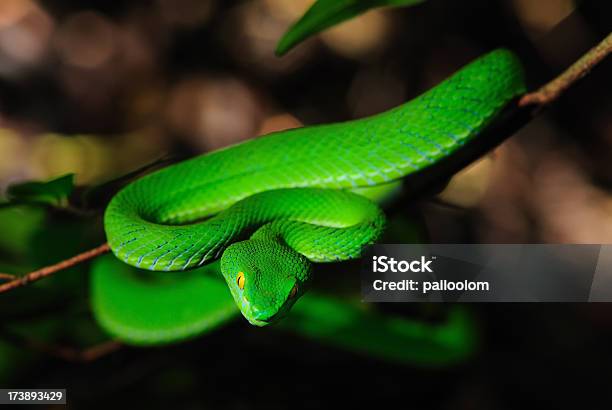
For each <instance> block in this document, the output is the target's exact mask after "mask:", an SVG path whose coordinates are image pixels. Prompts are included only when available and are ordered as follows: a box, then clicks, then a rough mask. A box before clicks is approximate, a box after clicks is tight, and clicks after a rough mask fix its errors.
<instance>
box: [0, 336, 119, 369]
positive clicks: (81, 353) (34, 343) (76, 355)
mask: <svg viewBox="0 0 612 410" xmlns="http://www.w3.org/2000/svg"><path fill="white" fill-rule="evenodd" d="M0 336H1V337H2V339H3V340H5V341H7V342H9V343H11V344H14V345H16V346H19V347H25V348H27V349H31V350H35V351H37V352H41V353H45V354H48V355H49V356H53V357H57V358H59V359H62V360H66V361H69V362H79V363H87V362H92V361H94V360H96V359H99V358H101V357H103V356H106V355H108V354H110V353H113V352H115V351H117V350H119V349H120V348H121V347H122V346H123V344H122V343H121V342H119V341H117V340H107V341H105V342H102V343H99V344H96V345H94V346H91V347H88V348H86V349H79V348H75V347H71V346H63V345H55V344H48V343H45V342H41V341H39V340H35V339H30V338H27V337H24V336H22V335H20V334H17V333H15V332H12V331H9V330H8V329H4V328H0Z"/></svg>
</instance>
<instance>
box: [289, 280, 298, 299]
mask: <svg viewBox="0 0 612 410" xmlns="http://www.w3.org/2000/svg"><path fill="white" fill-rule="evenodd" d="M297 291H298V285H297V283H296V284H295V285H293V287H292V288H291V292H289V299H293V298H294V297H295V295H297Z"/></svg>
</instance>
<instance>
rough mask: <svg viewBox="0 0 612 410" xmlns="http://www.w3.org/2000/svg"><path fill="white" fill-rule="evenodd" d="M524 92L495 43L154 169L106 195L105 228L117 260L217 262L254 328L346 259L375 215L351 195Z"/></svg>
mask: <svg viewBox="0 0 612 410" xmlns="http://www.w3.org/2000/svg"><path fill="white" fill-rule="evenodd" d="M524 90H525V86H524V79H523V72H522V68H521V65H520V62H519V61H518V59H517V58H516V57H515V56H514V55H513V54H512V53H511V52H509V51H508V50H504V49H499V50H495V51H493V52H490V53H489V54H486V55H484V56H482V57H481V58H479V59H477V60H475V61H473V62H472V63H470V64H468V65H467V66H465V67H464V68H462V69H461V70H460V71H458V72H457V73H455V74H454V75H453V76H451V77H450V78H448V79H446V80H445V81H443V82H442V83H440V84H439V85H437V86H436V87H434V88H432V89H431V90H429V91H428V92H426V93H424V94H422V95H421V96H419V97H417V98H415V99H413V100H411V101H409V102H407V103H405V104H403V105H400V106H398V107H396V108H393V109H391V110H389V111H386V112H383V113H381V114H378V115H374V116H372V117H368V118H362V119H358V120H354V121H348V122H343V123H336V124H327V125H318V126H310V127H303V128H297V129H292V130H287V131H282V132H276V133H272V134H269V135H266V136H264V137H260V138H257V139H253V140H249V141H247V142H244V143H241V144H238V145H234V146H230V147H227V148H225V149H221V150H218V151H215V152H212V153H208V154H205V155H202V156H199V157H195V158H192V159H190V160H187V161H184V162H181V163H179V164H176V165H173V166H170V167H167V168H165V169H162V170H159V171H157V172H154V173H152V174H150V175H147V176H145V177H143V178H141V179H139V180H136V181H134V182H132V183H131V184H129V185H127V186H126V187H125V188H123V189H122V190H121V191H119V193H117V195H115V196H114V197H113V199H112V200H111V202H110V203H109V205H108V207H107V209H106V213H105V218H104V224H105V230H106V235H107V238H108V243H109V245H110V247H111V249H112V251H113V253H114V254H115V255H116V256H117V257H118V258H119V259H120V260H122V261H124V262H125V263H127V264H129V265H132V266H135V267H139V268H143V269H148V270H155V271H183V270H188V269H193V268H196V267H198V266H201V265H203V264H205V263H207V262H209V261H212V260H215V259H217V258H219V257H221V272H222V275H223V277H224V278H225V281H226V282H227V285H228V287H229V289H230V292H231V294H232V296H233V298H234V300H235V302H236V304H237V305H238V307H239V309H240V310H241V312H242V314H243V316H244V317H245V318H246V319H247V320H248V321H249V322H251V323H252V324H254V325H258V326H263V325H266V324H268V323H271V322H274V321H275V320H277V319H278V318H280V317H282V316H283V314H284V313H286V312H287V311H288V310H289V309H290V308H291V307H292V305H293V304H294V303H295V301H296V300H297V299H298V298H299V297H300V296H301V295H302V294H303V293H304V291H305V289H306V288H307V285H308V283H309V280H310V278H311V276H312V274H311V272H312V262H333V261H340V260H347V259H352V258H357V257H359V256H361V255H362V253H363V250H364V248H365V247H367V246H368V245H370V244H372V243H374V242H375V241H376V240H377V238H378V237H379V235H380V234H381V232H382V230H383V229H384V224H385V217H384V214H383V212H382V211H381V210H380V209H379V207H378V206H377V205H375V204H374V203H373V202H371V201H370V200H368V199H367V198H365V197H364V196H361V195H359V194H357V193H355V192H353V191H359V189H362V188H368V187H377V186H381V185H383V184H388V183H391V182H393V181H397V180H399V179H401V178H402V177H404V176H406V175H409V174H412V173H414V172H417V171H420V170H423V169H425V168H427V167H429V166H431V165H433V164H435V163H437V162H439V161H440V160H441V159H444V158H446V157H448V156H450V155H452V154H453V153H454V152H455V151H457V150H458V149H459V148H461V147H462V146H464V145H465V144H467V143H468V142H470V141H471V140H473V139H474V138H475V137H476V136H477V135H478V134H479V132H481V131H482V130H483V129H484V128H485V127H487V125H489V124H490V123H491V121H492V119H493V118H495V116H496V115H497V114H498V113H500V111H501V110H502V109H503V108H504V107H505V106H506V105H507V104H508V103H509V102H510V101H512V100H513V99H514V98H515V97H517V96H518V95H520V94H522V93H523V92H524Z"/></svg>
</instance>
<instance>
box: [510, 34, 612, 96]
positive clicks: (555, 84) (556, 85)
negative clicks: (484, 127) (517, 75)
mask: <svg viewBox="0 0 612 410" xmlns="http://www.w3.org/2000/svg"><path fill="white" fill-rule="evenodd" d="M611 52H612V33H610V34H608V36H607V37H606V38H605V39H603V41H602V42H601V43H599V44H598V45H597V46H595V47H593V48H592V49H591V50H589V51H588V52H587V53H586V54H585V55H583V56H582V57H580V58H579V59H578V61H576V62H575V63H574V64H572V65H571V66H570V67H569V68H568V69H567V70H565V71H564V72H563V73H561V75H559V76H558V77H557V78H555V79H554V80H552V81H550V82H548V83H547V84H545V85H544V86H542V87H540V88H539V89H538V90H536V91H534V92H532V93H527V94H525V95H524V96H523V97H522V98H521V100H520V101H519V106H521V107H524V106H526V105H532V104H536V105H548V104H550V103H551V102H553V101H555V100H556V99H557V98H559V96H560V95H561V94H562V93H563V92H564V91H565V90H567V89H568V88H569V87H571V86H572V85H573V84H574V83H575V82H576V81H578V80H579V79H581V78H582V77H584V76H585V75H587V74H588V73H589V71H591V69H592V68H593V67H595V66H596V65H597V64H598V63H599V62H600V61H601V60H603V59H604V58H605V57H606V56H607V55H608V54H610V53H611Z"/></svg>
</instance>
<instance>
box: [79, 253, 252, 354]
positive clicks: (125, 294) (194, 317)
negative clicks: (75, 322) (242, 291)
mask: <svg viewBox="0 0 612 410" xmlns="http://www.w3.org/2000/svg"><path fill="white" fill-rule="evenodd" d="M218 265H219V263H218V262H215V263H213V264H211V265H207V266H205V267H203V268H200V269H196V270H192V271H187V272H151V271H145V270H140V269H135V268H132V267H130V266H128V265H126V264H125V263H123V262H121V261H119V260H118V259H117V258H115V257H114V256H113V255H106V256H104V257H102V258H98V259H97V260H96V261H95V263H94V265H93V268H92V278H91V297H92V308H93V312H94V316H95V317H96V319H97V320H98V323H99V324H100V325H101V326H102V327H103V328H104V329H105V330H106V331H107V332H108V333H110V334H112V335H113V336H115V337H117V338H119V339H120V340H122V341H123V342H125V343H129V344H133V345H159V344H165V343H172V342H178V341H181V340H184V339H188V338H191V337H195V336H198V335H201V334H203V333H206V332H209V331H211V330H213V329H216V328H217V327H219V326H221V325H222V324H224V323H225V322H227V321H228V320H231V319H233V318H235V317H237V316H238V315H239V314H240V312H239V311H238V308H237V307H236V304H235V303H234V299H232V296H231V294H230V292H229V289H228V288H227V284H226V283H225V281H224V280H223V279H222V278H220V277H219V276H217V275H218V272H219V267H218Z"/></svg>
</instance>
